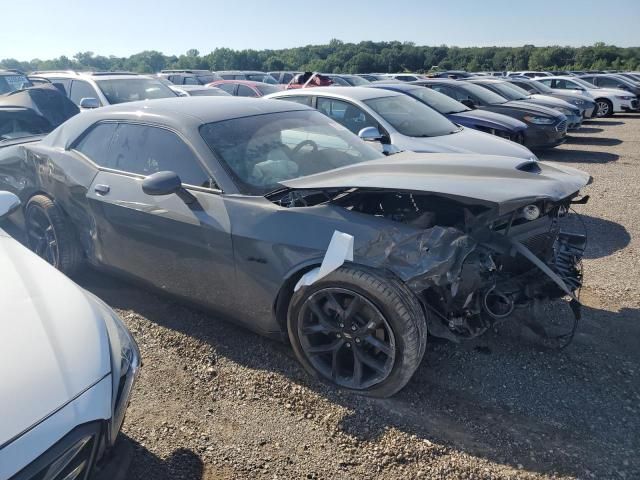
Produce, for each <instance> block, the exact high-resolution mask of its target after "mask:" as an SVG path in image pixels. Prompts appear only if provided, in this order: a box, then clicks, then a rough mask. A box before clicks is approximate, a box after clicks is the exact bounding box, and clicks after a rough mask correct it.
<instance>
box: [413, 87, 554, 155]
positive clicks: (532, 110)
mask: <svg viewBox="0 0 640 480" xmlns="http://www.w3.org/2000/svg"><path fill="white" fill-rule="evenodd" d="M412 83H413V84H415V85H424V86H425V87H429V88H432V89H433V90H436V91H437V92H440V93H444V94H445V95H448V96H449V97H451V98H453V99H454V100H457V101H459V102H460V103H462V104H464V105H466V106H467V107H469V108H478V109H480V110H488V111H490V112H495V113H502V114H503V115H508V116H510V117H513V118H516V119H518V120H520V121H523V122H524V123H526V124H527V126H528V127H529V128H527V130H526V132H525V138H524V145H525V146H527V147H529V148H534V149H535V148H550V147H555V146H556V145H560V144H561V143H564V142H565V140H566V136H567V117H566V116H565V115H563V114H562V113H560V112H557V111H555V110H552V109H550V108H546V107H542V106H538V105H532V104H530V103H526V102H519V101H509V100H507V99H506V98H504V97H502V96H500V95H498V94H497V93H494V92H492V91H490V90H487V89H486V88H484V87H481V86H480V85H474V84H473V83H469V82H466V81H464V80H448V79H444V78H434V79H428V80H419V81H417V82H412Z"/></svg>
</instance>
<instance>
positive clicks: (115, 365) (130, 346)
mask: <svg viewBox="0 0 640 480" xmlns="http://www.w3.org/2000/svg"><path fill="white" fill-rule="evenodd" d="M105 307H106V305H105ZM107 310H108V312H109V315H105V324H106V326H107V332H108V334H109V344H110V347H111V372H112V379H113V394H112V411H113V416H112V417H111V425H110V432H109V434H110V438H109V440H110V443H111V444H113V442H115V440H116V437H117V436H118V432H119V431H120V427H121V426H122V421H123V420H124V414H125V411H126V410H127V406H128V405H129V396H130V395H131V389H132V388H133V384H134V382H135V380H136V378H137V376H138V371H139V369H140V351H139V350H138V345H137V344H136V341H135V340H134V339H133V337H132V336H131V334H130V333H129V330H127V327H125V325H124V323H122V320H121V319H120V317H118V315H117V314H116V313H115V312H114V311H113V310H111V309H110V308H108V307H107Z"/></svg>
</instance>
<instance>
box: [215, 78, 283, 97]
mask: <svg viewBox="0 0 640 480" xmlns="http://www.w3.org/2000/svg"><path fill="white" fill-rule="evenodd" d="M208 86H209V87H216V88H219V89H220V90H223V91H224V92H226V93H228V94H229V95H233V96H234V97H254V98H255V97H264V96H265V95H269V94H270V93H275V92H279V91H280V90H282V88H283V87H282V85H279V84H277V85H273V84H270V83H262V82H250V81H248V80H218V81H217V82H212V83H210V84H209V85H208Z"/></svg>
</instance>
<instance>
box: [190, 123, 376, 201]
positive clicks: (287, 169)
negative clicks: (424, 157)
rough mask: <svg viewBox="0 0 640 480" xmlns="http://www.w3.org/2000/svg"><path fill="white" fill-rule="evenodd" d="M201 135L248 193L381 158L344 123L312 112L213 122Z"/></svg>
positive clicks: (266, 190) (241, 187) (259, 193)
mask: <svg viewBox="0 0 640 480" xmlns="http://www.w3.org/2000/svg"><path fill="white" fill-rule="evenodd" d="M200 134H201V135H202V138H203V139H204V140H205V142H206V143H207V145H208V146H209V148H210V149H211V150H212V152H213V153H214V154H215V155H216V156H217V157H218V158H219V159H220V160H221V161H222V164H223V165H224V166H225V168H226V169H227V170H228V171H229V172H230V173H231V175H232V176H233V177H234V179H235V180H236V182H237V184H238V187H239V189H240V190H241V191H242V193H244V194H248V195H264V194H265V193H268V192H270V191H273V190H276V189H277V188H279V182H282V181H284V180H289V179H292V178H298V177H303V176H305V175H311V174H314V173H320V172H325V171H327V170H333V169H334V168H339V167H344V166H347V165H353V164H356V163H360V162H365V161H367V160H375V159H378V158H382V154H381V153H379V152H378V151H377V150H375V149H374V148H372V147H370V146H369V145H367V144H366V143H364V142H363V141H362V140H360V139H359V138H358V137H357V136H355V135H354V134H352V133H351V132H349V131H348V130H347V129H346V128H344V127H343V126H342V125H340V124H338V123H336V122H334V121H332V120H330V119H329V118H327V117H326V116H324V115H323V114H321V113H320V112H317V111H312V110H302V111H291V112H282V113H270V114H264V115H255V116H252V117H243V118H235V119H232V120H224V121H222V122H215V123H208V124H205V125H202V126H201V127H200Z"/></svg>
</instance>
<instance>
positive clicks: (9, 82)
mask: <svg viewBox="0 0 640 480" xmlns="http://www.w3.org/2000/svg"><path fill="white" fill-rule="evenodd" d="M29 87H33V84H32V83H31V81H30V80H29V79H28V78H27V76H26V75H25V74H24V73H22V72H19V71H17V70H0V95H4V94H5V93H10V92H15V91H16V90H22V89H23V88H29Z"/></svg>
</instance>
